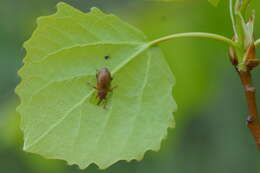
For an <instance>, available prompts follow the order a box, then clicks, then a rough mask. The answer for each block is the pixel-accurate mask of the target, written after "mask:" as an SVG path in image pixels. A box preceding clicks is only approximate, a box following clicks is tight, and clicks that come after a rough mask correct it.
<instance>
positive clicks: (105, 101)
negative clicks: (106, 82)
mask: <svg viewBox="0 0 260 173" xmlns="http://www.w3.org/2000/svg"><path fill="white" fill-rule="evenodd" d="M103 108H104V109H107V99H104V101H103Z"/></svg>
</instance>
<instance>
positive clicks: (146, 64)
mask: <svg viewBox="0 0 260 173" xmlns="http://www.w3.org/2000/svg"><path fill="white" fill-rule="evenodd" d="M57 7H58V11H57V13H55V14H54V15H51V16H47V17H41V18H39V19H38V21H37V25H38V26H37V28H36V30H35V31H34V33H33V35H32V37H31V38H30V39H29V40H28V41H27V42H26V43H25V44H24V47H25V49H26V51H27V54H26V57H25V58H24V66H23V67H22V68H21V70H20V71H19V75H20V77H21V79H22V81H21V83H20V84H19V85H18V87H17V89H16V92H17V94H18V95H19V96H20V99H21V104H20V106H19V107H18V109H17V110H18V111H19V113H20V114H21V116H22V125H21V126H22V130H23V132H24V150H25V151H28V152H32V153H37V154H40V155H42V156H44V157H47V158H55V159H63V160H66V161H67V162H68V163H69V164H77V165H79V167H80V168H82V169H83V168H86V167H87V166H88V165H89V164H91V163H95V164H97V165H98V166H99V167H100V168H101V169H104V168H107V167H108V166H110V165H111V164H113V163H115V162H117V161H118V160H127V161H130V160H133V159H136V160H140V159H142V157H143V155H144V153H145V152H146V151H147V150H159V148H160V143H161V141H162V139H163V138H165V136H166V134H167V129H168V127H173V126H174V121H173V116H172V113H173V112H174V111H175V110H176V105H175V102H174V100H173V98H172V87H173V85H174V77H173V75H172V73H171V71H170V69H169V67H168V64H167V63H166V61H165V60H164V57H163V54H162V52H161V51H160V49H159V48H158V47H151V46H150V44H149V42H148V41H147V40H146V38H145V36H144V35H143V33H141V32H140V31H139V30H137V29H135V28H134V27H132V26H130V25H128V24H126V23H124V22H123V21H121V20H120V19H119V18H117V17H115V16H113V15H108V14H104V13H103V12H101V11H100V10H99V9H97V8H92V9H91V12H89V13H83V12H81V11H79V10H77V9H75V8H73V7H71V6H69V5H67V4H65V3H59V4H58V5H57ZM103 67H106V68H108V69H109V70H110V72H111V74H112V77H113V81H112V85H113V86H117V88H115V89H114V90H113V92H112V93H110V96H109V97H108V98H107V100H106V101H107V103H106V108H104V107H103V106H101V105H97V104H96V103H97V100H96V98H95V96H96V91H95V90H94V89H93V88H91V87H89V86H88V85H86V83H87V82H90V83H93V85H94V84H95V75H96V70H99V69H100V68H103Z"/></svg>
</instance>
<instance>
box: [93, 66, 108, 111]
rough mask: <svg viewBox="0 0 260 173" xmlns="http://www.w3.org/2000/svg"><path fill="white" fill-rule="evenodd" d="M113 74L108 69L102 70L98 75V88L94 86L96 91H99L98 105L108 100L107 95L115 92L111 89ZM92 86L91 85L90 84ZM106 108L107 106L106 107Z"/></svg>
mask: <svg viewBox="0 0 260 173" xmlns="http://www.w3.org/2000/svg"><path fill="white" fill-rule="evenodd" d="M112 79H113V78H112V77H111V73H110V71H109V70H108V69H107V68H101V69H100V70H99V71H98V72H97V74H96V80H97V83H96V86H92V87H93V88H94V89H96V90H97V96H96V97H97V98H98V99H99V101H98V103H97V105H100V103H101V102H102V101H103V100H106V98H107V94H108V93H109V92H111V91H112V90H113V88H111V81H112ZM89 85H90V84H89ZM104 106H105V105H104Z"/></svg>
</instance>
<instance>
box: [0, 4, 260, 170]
mask: <svg viewBox="0 0 260 173" xmlns="http://www.w3.org/2000/svg"><path fill="white" fill-rule="evenodd" d="M57 2H58V0H41V1H40V0H1V1H0V173H5V172H8V173H46V172H48V173H80V172H91V173H103V172H107V173H112V172H113V173H158V172H165V173H167V172H176V173H180V172H181V173H190V172H192V173H220V172H221V173H232V172H236V173H245V172H249V173H260V152H259V151H258V150H257V148H256V146H255V144H254V141H253V138H252V137H251V135H250V133H249V130H248V129H247V128H246V123H245V119H246V115H247V109H246V102H245V99H244V95H243V90H242V87H241V85H240V83H239V79H238V77H237V75H236V73H235V71H234V69H233V68H232V66H231V65H230V63H229V60H228V57H227V47H226V45H223V44H222V43H219V42H216V41H212V40H205V39H182V40H175V41H169V42H167V43H163V44H162V45H161V47H162V49H163V51H164V52H165V55H166V58H167V61H168V62H169V64H170V66H171V68H172V71H173V72H174V74H175V77H176V79H177V85H176V86H175V88H174V94H173V95H174V97H175V99H176V101H177V103H178V112H176V113H174V116H175V119H176V128H175V129H171V130H169V135H168V138H167V139H166V140H164V141H163V143H162V147H161V150H160V152H148V153H147V154H146V155H145V158H144V160H143V161H141V162H136V161H132V162H131V163H126V162H124V161H120V162H118V163H116V164H114V165H113V166H112V167H110V168H108V169H107V170H104V171H101V170H99V169H98V168H97V167H96V166H95V165H91V166H90V167H89V168H87V169H86V170H79V169H78V168H77V167H76V166H67V165H66V163H65V162H63V161H57V160H46V159H43V158H42V157H40V156H37V155H34V154H29V153H25V152H23V151H22V143H23V142H22V134H21V132H20V130H19V116H18V114H17V113H16V112H15V107H16V106H17V104H19V101H18V99H17V97H16V96H15V94H14V88H15V86H16V85H17V83H18V82H19V78H18V77H17V74H16V73H17V70H18V69H19V68H20V67H21V66H22V58H23V57H24V55H25V51H24V49H23V48H22V43H23V42H24V41H25V40H27V39H28V38H29V37H30V34H31V33H32V31H33V29H34V28H35V27H36V24H35V21H36V18H37V17H38V16H43V15H49V14H51V13H53V12H55V10H56V8H55V4H56V3H57ZM65 2H67V3H69V4H71V5H73V6H75V7H77V8H80V9H81V10H83V11H88V10H89V9H90V7H93V6H96V7H99V8H100V9H102V10H103V11H105V12H107V13H114V14H115V15H117V16H119V17H121V18H122V19H123V20H125V21H127V22H128V23H130V24H132V25H134V26H136V27H137V28H139V29H141V30H142V31H143V32H144V33H145V34H146V35H147V36H148V38H149V39H155V38H158V37H160V36H165V35H167V34H171V33H178V32H189V31H204V32H213V33H218V34H222V35H225V36H227V37H232V30H231V23H230V19H229V14H228V2H227V1H226V0H222V2H221V3H220V5H219V6H218V7H217V8H215V7H213V6H211V5H210V4H209V3H208V2H207V0H196V1H195V0H178V1H176V2H157V1H153V0H66V1H65ZM252 8H254V9H255V10H256V14H257V17H256V27H255V28H256V32H255V35H256V37H257V36H258V37H260V15H258V14H260V1H256V0H255V1H254V2H253V4H252ZM257 28H258V29H257ZM258 52H259V49H258ZM259 75H260V69H256V70H255V71H254V76H255V85H256V87H257V88H258V89H259V90H260V78H259V77H258V76H259ZM257 98H258V100H259V101H260V93H257ZM259 106H260V104H259ZM259 108H260V107H259Z"/></svg>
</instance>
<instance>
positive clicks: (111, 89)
mask: <svg viewBox="0 0 260 173" xmlns="http://www.w3.org/2000/svg"><path fill="white" fill-rule="evenodd" d="M117 87H118V86H117V85H115V86H113V87H111V88H110V89H109V91H110V92H112V91H113V89H115V88H117Z"/></svg>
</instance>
